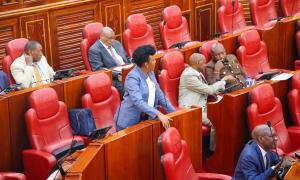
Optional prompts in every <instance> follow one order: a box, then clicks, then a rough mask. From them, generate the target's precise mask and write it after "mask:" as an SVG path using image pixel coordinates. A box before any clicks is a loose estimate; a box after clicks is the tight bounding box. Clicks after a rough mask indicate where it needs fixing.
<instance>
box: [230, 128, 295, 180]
mask: <svg viewBox="0 0 300 180" xmlns="http://www.w3.org/2000/svg"><path fill="white" fill-rule="evenodd" d="M271 131H272V133H271ZM251 136H252V140H251V141H249V142H248V143H247V144H246V146H245V148H244V150H243V151H242V153H241V155H240V158H239V161H238V163H237V166H236V168H235V173H234V176H233V180H268V179H271V178H272V177H273V176H274V173H275V170H276V169H277V168H279V167H287V166H290V165H292V164H293V163H295V160H294V159H293V158H291V157H288V156H285V157H283V159H282V161H280V159H279V157H278V156H277V155H276V154H275V153H274V152H272V149H274V148H275V146H274V143H275V144H276V143H277V140H278V139H277V136H276V132H275V131H274V129H273V128H271V129H270V128H269V127H268V126H267V125H265V124H262V125H258V126H256V127H255V128H254V129H253V131H252V134H251ZM273 139H274V140H273Z"/></svg>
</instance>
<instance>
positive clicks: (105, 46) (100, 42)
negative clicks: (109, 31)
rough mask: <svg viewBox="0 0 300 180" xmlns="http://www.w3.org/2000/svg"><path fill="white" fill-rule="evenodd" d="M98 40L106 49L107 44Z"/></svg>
mask: <svg viewBox="0 0 300 180" xmlns="http://www.w3.org/2000/svg"><path fill="white" fill-rule="evenodd" d="M99 41H100V43H101V44H102V45H103V46H104V47H105V49H108V46H106V44H104V43H103V42H102V41H101V40H99Z"/></svg>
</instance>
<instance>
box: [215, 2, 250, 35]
mask: <svg viewBox="0 0 300 180" xmlns="http://www.w3.org/2000/svg"><path fill="white" fill-rule="evenodd" d="M231 2H232V1H231V0H223V2H222V3H221V4H222V5H221V7H219V9H218V18H219V23H220V27H221V30H222V32H233V31H235V30H239V29H242V28H244V27H246V26H247V24H246V21H245V18H244V10H243V6H242V4H241V3H239V2H238V0H235V1H234V6H232V3H231Z"/></svg>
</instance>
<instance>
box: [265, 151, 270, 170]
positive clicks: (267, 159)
mask: <svg viewBox="0 0 300 180" xmlns="http://www.w3.org/2000/svg"><path fill="white" fill-rule="evenodd" d="M265 158H266V164H265V167H266V169H268V168H269V166H270V162H269V158H268V154H266V155H265Z"/></svg>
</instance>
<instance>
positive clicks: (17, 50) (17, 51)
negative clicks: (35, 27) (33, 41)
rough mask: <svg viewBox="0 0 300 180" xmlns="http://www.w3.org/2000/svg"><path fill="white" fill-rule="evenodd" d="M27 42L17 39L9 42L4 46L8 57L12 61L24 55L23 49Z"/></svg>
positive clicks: (26, 40) (23, 39)
mask: <svg viewBox="0 0 300 180" xmlns="http://www.w3.org/2000/svg"><path fill="white" fill-rule="evenodd" d="M27 42H28V39H25V38H19V39H14V40H11V41H9V42H8V43H7V45H6V54H7V55H9V56H10V57H11V58H12V60H15V59H16V58H17V57H20V56H21V55H22V54H23V53H24V48H25V45H26V44H27Z"/></svg>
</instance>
